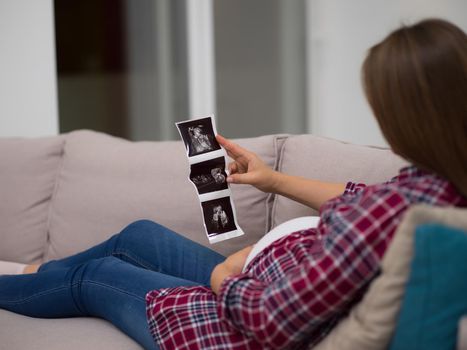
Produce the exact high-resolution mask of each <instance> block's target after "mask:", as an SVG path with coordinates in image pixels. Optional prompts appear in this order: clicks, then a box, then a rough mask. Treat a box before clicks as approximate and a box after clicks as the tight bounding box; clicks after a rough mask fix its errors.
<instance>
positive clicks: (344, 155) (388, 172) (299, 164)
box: [272, 135, 407, 227]
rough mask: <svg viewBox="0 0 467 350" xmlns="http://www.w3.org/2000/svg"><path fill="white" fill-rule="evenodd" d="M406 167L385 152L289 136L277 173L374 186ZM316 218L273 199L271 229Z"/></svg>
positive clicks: (280, 198) (306, 210)
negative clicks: (296, 219) (300, 219)
mask: <svg viewBox="0 0 467 350" xmlns="http://www.w3.org/2000/svg"><path fill="white" fill-rule="evenodd" d="M405 165H407V163H406V162H405V161H404V160H402V159H401V158H400V157H398V156H396V155H394V153H392V151H390V150H388V149H381V148H376V147H368V146H359V145H354V144H348V143H344V142H341V141H337V140H333V139H327V138H323V137H318V136H313V135H299V136H291V137H289V138H287V139H286V140H285V142H284V145H283V148H282V152H281V155H280V161H279V166H278V168H279V170H280V171H282V172H284V173H287V174H290V175H298V176H303V177H306V178H310V179H317V180H323V181H328V182H344V183H345V182H347V181H353V182H365V183H366V184H374V183H379V182H383V181H386V180H389V179H390V178H391V177H392V176H396V175H397V174H398V172H399V169H400V168H402V167H403V166H405ZM308 215H317V213H316V212H315V211H313V210H311V209H310V208H308V207H306V206H304V205H301V204H299V203H297V202H294V201H292V200H290V199H288V198H285V197H283V196H276V198H275V200H274V204H273V207H272V226H273V227H275V226H277V225H279V224H281V223H283V222H285V221H287V220H290V219H293V218H295V217H299V216H308Z"/></svg>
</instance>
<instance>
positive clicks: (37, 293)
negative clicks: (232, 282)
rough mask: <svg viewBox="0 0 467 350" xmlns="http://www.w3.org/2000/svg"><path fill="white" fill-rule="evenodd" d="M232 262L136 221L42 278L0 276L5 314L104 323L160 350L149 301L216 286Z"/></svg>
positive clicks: (54, 264) (43, 271)
mask: <svg viewBox="0 0 467 350" xmlns="http://www.w3.org/2000/svg"><path fill="white" fill-rule="evenodd" d="M224 259H225V257H224V256H222V255H220V254H218V253H216V252H214V251H212V250H210V249H208V248H206V247H203V246H202V245H199V244H197V243H195V242H193V241H191V240H189V239H186V238H184V237H183V236H181V235H179V234H177V233H175V232H173V231H171V230H169V229H167V228H165V227H163V226H161V225H159V224H156V223H154V222H152V221H148V220H141V221H136V222H134V223H132V224H130V225H129V226H127V227H126V228H125V229H123V230H122V231H121V232H120V233H118V234H115V235H114V236H112V237H111V238H110V239H108V240H107V241H105V242H103V243H101V244H98V245H96V246H94V247H92V248H90V249H88V250H86V251H84V252H81V253H78V254H76V255H73V256H70V257H67V258H64V259H60V260H52V261H50V262H47V263H45V264H43V265H41V267H40V268H39V271H38V273H36V274H26V275H4V276H0V308H2V309H6V310H9V311H12V312H16V313H19V314H22V315H26V316H31V317H41V318H61V317H77V316H92V317H100V318H103V319H105V320H107V321H109V322H111V323H113V324H114V325H115V326H116V327H117V328H119V329H120V330H122V331H123V332H124V333H126V334H127V335H128V336H130V337H131V338H133V339H134V340H135V341H137V342H138V343H139V344H141V346H143V347H144V348H145V349H158V347H157V346H156V344H155V343H154V340H153V338H152V336H151V334H150V332H149V327H148V324H147V320H146V303H145V295H146V293H147V292H149V291H151V290H154V289H160V288H167V287H178V286H193V285H209V284H210V282H209V281H210V275H211V272H212V270H213V269H214V267H215V266H216V265H217V264H219V263H221V262H222V261H224Z"/></svg>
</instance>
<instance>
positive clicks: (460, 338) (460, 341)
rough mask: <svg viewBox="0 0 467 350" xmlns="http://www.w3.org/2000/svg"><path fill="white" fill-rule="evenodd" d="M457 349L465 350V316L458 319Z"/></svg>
mask: <svg viewBox="0 0 467 350" xmlns="http://www.w3.org/2000/svg"><path fill="white" fill-rule="evenodd" d="M457 350H467V316H464V317H462V318H461V319H460V321H459V328H458V330H457Z"/></svg>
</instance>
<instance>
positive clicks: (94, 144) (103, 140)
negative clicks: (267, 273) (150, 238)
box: [46, 131, 275, 260]
mask: <svg viewBox="0 0 467 350" xmlns="http://www.w3.org/2000/svg"><path fill="white" fill-rule="evenodd" d="M238 142H239V143H240V144H241V145H243V146H245V147H247V148H249V149H251V150H252V151H255V152H257V153H258V154H259V155H260V156H261V157H262V158H263V159H264V160H265V161H266V163H267V164H268V165H270V166H273V164H274V160H275V149H274V144H275V141H274V137H273V136H264V137H258V138H252V139H243V140H238ZM188 174H189V166H188V160H187V158H186V154H185V148H184V146H183V144H182V142H181V141H167V142H130V141H126V140H123V139H119V138H116V137H112V136H109V135H105V134H101V133H96V132H91V131H76V132H72V133H70V134H69V135H68V136H67V140H66V145H65V149H64V159H63V166H62V168H61V172H60V175H59V180H58V190H57V193H56V195H55V196H54V200H53V203H52V206H51V213H50V246H49V250H48V254H47V256H46V260H50V259H55V258H59V257H64V256H67V255H70V254H73V253H75V252H77V251H80V250H82V249H85V248H87V247H89V246H91V245H94V244H97V243H99V242H101V241H103V240H105V239H106V238H108V237H109V236H110V235H111V234H113V233H116V232H119V231H120V230H121V229H122V228H124V227H125V226H126V225H128V224H129V223H131V222H132V221H135V220H138V219H150V220H154V221H156V222H159V223H161V224H163V225H165V226H167V227H169V228H170V229H172V230H174V231H177V232H179V233H181V234H184V235H185V236H187V237H189V238H191V239H193V240H194V241H197V242H199V243H201V244H204V245H208V246H210V247H211V248H213V249H214V250H216V251H218V252H220V253H222V254H229V253H231V252H233V251H235V250H238V249H240V248H242V247H244V246H245V245H247V244H251V243H253V242H255V241H256V240H258V239H259V238H260V237H261V236H262V235H263V234H264V232H265V229H266V214H267V208H266V198H267V194H265V193H262V192H261V191H258V190H256V189H254V188H252V187H251V186H234V187H233V188H232V191H233V197H234V201H235V205H236V208H237V213H238V217H239V224H240V226H241V227H242V228H243V230H244V231H245V232H246V235H245V236H241V237H238V238H235V239H230V240H227V241H224V242H221V243H217V244H214V245H209V243H208V240H207V237H206V234H205V232H204V228H203V221H202V213H201V209H200V204H199V201H198V198H197V193H196V191H195V190H194V188H193V185H192V184H191V182H190V181H189V180H188Z"/></svg>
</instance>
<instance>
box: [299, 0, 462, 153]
mask: <svg viewBox="0 0 467 350" xmlns="http://www.w3.org/2000/svg"><path fill="white" fill-rule="evenodd" d="M307 1H308V18H309V27H308V34H309V35H308V40H309V43H308V48H309V55H308V57H309V59H310V62H309V64H310V68H311V69H310V70H309V84H310V86H309V89H308V90H309V96H308V101H309V103H310V105H309V109H308V110H309V111H311V113H310V120H309V125H310V132H312V133H314V134H318V135H324V136H328V137H333V138H337V139H341V140H346V141H349V142H354V143H359V144H373V145H386V143H385V141H384V139H383V137H382V135H381V133H380V132H379V129H378V127H377V124H376V122H375V121H374V119H373V116H372V114H371V111H370V109H369V107H368V105H367V103H366V101H365V98H364V96H363V92H362V89H361V84H360V67H361V64H362V62H363V59H364V57H365V54H366V50H367V49H368V48H369V47H370V46H372V45H373V44H375V43H376V42H378V41H379V40H381V39H383V37H384V36H385V35H387V34H388V33H389V32H390V31H391V30H393V29H396V28H397V27H398V26H399V25H400V24H401V23H413V22H414V21H416V20H419V19H422V18H426V17H441V18H444V19H447V20H450V21H452V22H453V23H455V24H457V25H458V26H460V27H462V28H463V29H464V30H467V1H465V0H443V1H441V0H392V1H387V0H352V1H345V0H307Z"/></svg>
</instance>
